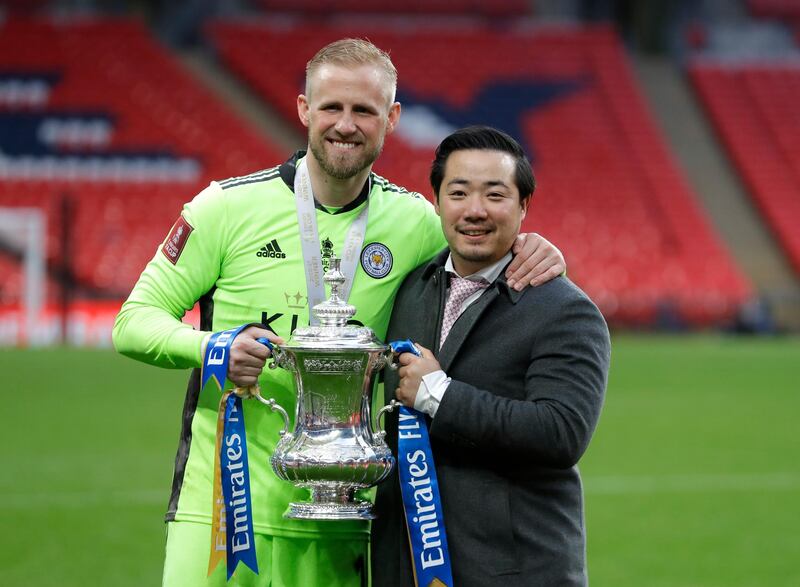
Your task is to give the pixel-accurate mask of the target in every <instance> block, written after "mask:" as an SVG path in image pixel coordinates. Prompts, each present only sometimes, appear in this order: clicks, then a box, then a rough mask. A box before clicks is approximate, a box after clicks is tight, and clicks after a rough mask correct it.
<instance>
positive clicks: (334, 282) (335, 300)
mask: <svg viewBox="0 0 800 587" xmlns="http://www.w3.org/2000/svg"><path fill="white" fill-rule="evenodd" d="M341 264H342V260H341V259H339V258H338V257H331V259H330V269H329V270H328V271H327V272H326V273H325V275H324V277H323V278H322V280H323V281H324V282H325V284H326V285H328V286H330V289H331V295H330V297H329V298H328V299H327V300H325V301H324V302H322V303H319V304H317V305H316V306H314V307H313V308H311V313H312V314H314V316H316V317H317V320H318V321H319V324H318V325H315V326H304V327H301V328H298V329H297V330H295V331H294V334H292V337H291V338H290V339H289V342H288V343H287V344H285V345H282V346H283V347H284V348H288V349H298V348H310V349H315V348H326V349H356V350H384V349H386V345H384V344H383V343H381V341H379V340H378V338H377V337H376V336H375V333H374V332H373V331H372V329H371V328H368V327H366V326H356V325H354V324H348V323H347V321H348V320H349V319H350V318H352V317H353V316H354V315H355V313H356V307H355V306H353V305H351V304H348V303H347V301H345V300H343V299H342V298H341V297H340V290H341V288H342V286H343V285H344V284H345V282H346V281H347V279H346V278H345V276H344V274H343V273H342V272H341Z"/></svg>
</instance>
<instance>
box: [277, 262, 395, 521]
mask: <svg viewBox="0 0 800 587" xmlns="http://www.w3.org/2000/svg"><path fill="white" fill-rule="evenodd" d="M340 263H341V260H340V259H337V258H335V257H334V258H331V260H330V270H329V271H328V272H327V273H326V274H325V276H324V278H323V280H324V281H325V283H326V284H327V285H329V286H330V289H331V295H330V298H329V299H327V300H326V301H324V302H322V303H321V304H317V305H316V306H314V308H312V312H313V313H314V315H315V316H316V317H317V318H318V319H319V326H308V327H305V328H299V329H297V330H296V331H295V332H294V334H293V335H292V337H291V339H290V340H289V342H288V343H286V344H283V345H280V346H275V348H274V349H273V352H272V356H273V358H274V362H273V363H272V364H271V365H270V367H271V368H275V367H282V368H283V369H287V370H289V371H292V372H293V373H294V380H295V387H296V391H297V410H296V413H295V427H294V430H293V431H292V432H291V433H290V432H288V430H289V417H288V414H287V413H286V411H285V410H284V409H283V408H282V407H281V406H280V405H278V404H277V403H276V402H275V400H273V399H268V400H265V399H261V401H262V402H263V403H265V404H267V405H268V406H269V407H270V408H272V409H273V410H276V411H279V412H281V413H282V415H283V418H284V422H285V426H284V429H283V430H282V431H281V440H280V441H279V442H278V445H277V446H276V448H275V452H274V454H273V455H272V459H271V464H272V469H273V470H274V471H275V473H276V474H277V475H278V477H280V478H281V479H284V480H286V481H289V482H291V483H294V484H295V485H296V486H298V487H304V488H307V489H310V490H311V500H310V501H308V502H300V503H291V504H289V510H288V511H287V512H286V514H284V515H285V517H287V518H300V519H309V520H368V519H371V518H373V517H374V515H373V514H372V504H371V503H369V502H367V501H360V500H357V499H355V495H354V493H355V491H356V490H357V489H364V488H367V487H372V486H373V485H377V484H378V483H380V482H381V481H383V480H384V479H386V477H388V476H389V473H391V471H392V468H393V467H394V457H393V456H392V453H391V451H390V450H389V447H388V446H387V445H386V443H385V442H384V440H383V437H384V435H385V433H384V432H383V431H382V430H381V429H380V425H379V424H376V428H377V430H376V431H373V430H372V426H371V415H370V404H371V401H372V376H373V375H374V374H375V373H376V372H377V371H379V370H380V369H382V368H383V367H384V366H385V365H387V364H391V356H392V355H391V351H390V350H389V347H388V346H387V345H385V344H382V343H381V342H380V341H379V340H378V339H377V338H376V337H375V334H374V333H373V332H372V330H371V329H369V328H365V327H358V326H353V325H348V324H347V321H348V319H350V318H351V317H352V316H353V315H354V314H355V312H356V308H355V307H354V306H351V305H349V304H348V303H347V302H345V301H344V300H342V299H341V298H340V297H339V292H340V288H341V287H342V285H343V284H344V282H345V277H344V275H343V274H342V273H341V271H340V270H339V268H340ZM393 403H394V402H393ZM392 408H393V405H389V406H385V407H384V408H381V410H380V411H379V412H378V418H377V420H380V417H381V416H382V415H383V414H384V412H387V411H391V410H392Z"/></svg>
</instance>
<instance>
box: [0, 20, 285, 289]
mask: <svg viewBox="0 0 800 587" xmlns="http://www.w3.org/2000/svg"><path fill="white" fill-rule="evenodd" d="M0 128H2V134H1V135H0V207H3V206H17V207H18V206H33V207H38V208H41V209H42V210H44V211H45V212H46V217H47V223H48V227H49V229H48V243H47V256H48V262H49V265H50V267H51V274H53V276H54V277H56V275H55V274H56V273H57V271H56V270H55V269H54V268H60V267H62V266H63V263H64V258H63V251H62V250H61V247H62V244H61V242H62V237H61V236H60V232H61V226H62V224H63V220H64V219H62V217H61V214H62V209H63V206H62V201H63V199H64V198H67V199H69V201H70V203H71V209H72V216H71V218H69V219H68V220H67V224H68V225H69V226H70V227H71V228H72V230H71V235H72V236H71V240H70V246H69V251H70V258H69V259H67V261H68V265H69V266H70V267H71V271H70V272H71V274H72V277H73V279H74V281H75V287H76V289H75V292H77V295H78V296H80V297H85V298H111V299H122V298H124V297H125V296H126V295H127V293H128V291H129V290H130V288H131V286H132V285H133V283H134V281H135V279H136V278H137V277H138V274H139V272H140V271H141V269H142V268H143V267H144V265H145V263H146V262H147V261H148V259H149V258H150V257H152V255H153V253H154V252H155V250H156V246H157V243H158V242H160V241H161V239H163V238H164V236H165V235H166V233H167V231H168V230H169V227H170V225H171V224H172V222H173V221H174V220H175V218H176V217H177V216H178V214H179V212H180V207H181V204H182V203H183V202H184V201H186V200H187V199H189V198H191V197H192V196H193V195H194V194H195V193H197V192H198V191H200V190H201V189H202V188H203V187H204V186H205V185H207V184H208V181H209V180H210V179H219V178H225V177H230V176H234V175H240V174H242V173H247V172H251V171H254V170H257V169H259V168H260V167H261V166H263V165H266V164H271V163H272V162H274V161H276V160H278V159H280V158H281V157H282V156H283V153H279V152H278V151H277V149H275V148H274V147H273V146H272V145H271V144H270V143H269V142H268V140H267V139H265V138H264V137H261V136H259V135H257V134H256V133H254V132H253V131H252V130H251V129H250V128H249V127H248V126H247V125H246V124H245V123H244V122H243V121H242V120H240V119H239V118H238V117H237V116H235V115H234V114H233V113H232V112H230V111H229V110H227V109H226V108H225V106H224V105H223V104H221V103H220V102H219V100H218V99H217V98H215V97H214V96H212V95H211V94H210V93H209V92H208V90H206V89H205V88H203V87H202V86H201V85H200V84H198V83H197V82H196V81H195V80H194V78H192V77H191V76H189V74H188V73H186V71H184V69H183V68H182V67H181V66H180V64H179V63H178V62H177V61H176V60H175V59H174V57H173V56H172V55H171V54H170V53H169V52H168V51H167V50H166V49H164V48H163V47H161V46H160V45H159V44H158V43H157V42H156V41H154V40H153V38H152V37H151V35H150V34H149V32H148V31H147V29H146V27H145V26H144V25H143V24H142V23H141V22H139V21H138V20H131V19H77V20H71V21H66V22H64V21H43V20H28V19H13V18H12V19H9V20H8V21H7V22H5V23H3V24H2V25H0ZM18 256H19V251H18V250H14V248H13V247H10V246H9V245H8V243H5V245H4V243H3V242H2V241H0V260H1V261H0V262H2V263H3V269H5V270H4V271H1V272H0V292H2V294H0V299H2V300H5V301H8V300H10V299H12V298H13V297H14V295H15V292H18V291H19V288H20V285H19V282H20V275H19V271H18V270H12V268H13V267H15V265H18V264H15V262H14V259H15V258H17V257H18ZM56 283H58V282H57V281H55V282H53V281H51V284H50V285H51V287H48V292H49V299H50V301H53V297H54V296H56V295H57V294H58V291H59V288H58V287H57V286H55V284H56Z"/></svg>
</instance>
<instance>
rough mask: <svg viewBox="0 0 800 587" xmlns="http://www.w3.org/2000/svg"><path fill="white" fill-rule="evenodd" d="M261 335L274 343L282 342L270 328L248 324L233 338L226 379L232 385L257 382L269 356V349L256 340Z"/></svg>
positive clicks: (239, 385)
mask: <svg viewBox="0 0 800 587" xmlns="http://www.w3.org/2000/svg"><path fill="white" fill-rule="evenodd" d="M262 337H263V338H266V339H267V340H269V341H270V342H271V343H274V344H283V342H284V340H283V339H282V338H281V337H280V336H278V335H277V334H275V333H274V332H272V331H271V330H267V329H265V328H260V327H258V326H248V327H247V328H245V329H244V330H242V331H241V332H240V333H239V335H238V336H237V337H236V338H235V339H234V340H233V343H232V344H231V355H230V361H229V362H228V379H229V380H230V381H231V382H232V383H233V384H234V385H236V386H238V387H249V386H251V385H255V384H256V383H257V382H258V377H259V375H261V371H262V370H263V369H264V365H265V364H266V362H267V359H268V358H269V356H270V351H269V349H268V348H267V347H266V346H265V345H263V344H261V343H260V342H257V341H256V339H257V338H262Z"/></svg>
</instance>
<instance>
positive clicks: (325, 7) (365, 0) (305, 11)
mask: <svg viewBox="0 0 800 587" xmlns="http://www.w3.org/2000/svg"><path fill="white" fill-rule="evenodd" d="M258 5H259V6H260V7H261V8H262V9H264V10H265V11H268V12H290V13H299V14H302V15H304V16H309V15H315V16H322V15H330V14H331V11H332V5H331V3H330V2H328V1H326V0H259V2H258ZM335 9H336V13H337V14H345V15H346V14H353V13H356V14H360V15H362V14H368V15H369V14H380V15H386V14H403V15H448V16H455V15H458V16H463V15H468V16H484V17H494V18H500V17H514V16H523V15H526V14H528V12H529V11H530V7H529V2H528V1H527V0H493V1H492V2H485V1H482V0H395V1H393V2H375V1H374V0H340V1H339V2H336V5H335Z"/></svg>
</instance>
